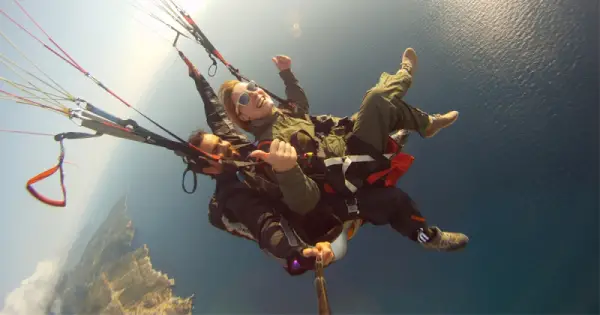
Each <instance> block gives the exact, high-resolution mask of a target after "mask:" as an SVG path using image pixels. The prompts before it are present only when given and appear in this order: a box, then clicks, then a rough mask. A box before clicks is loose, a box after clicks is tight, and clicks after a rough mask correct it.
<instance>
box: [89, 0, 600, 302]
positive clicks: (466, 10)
mask: <svg viewBox="0 0 600 315" xmlns="http://www.w3.org/2000/svg"><path fill="white" fill-rule="evenodd" d="M598 3H599V2H598V1H595V0H529V1H522V0H506V1H492V0H479V1H474V0H436V1H433V0H418V1H417V0H402V1H391V0H380V1H341V0H335V1H299V2H277V3H275V2H270V1H269V2H252V1H248V2H241V1H237V2H234V3H232V4H231V5H229V6H223V5H221V6H215V7H214V8H213V7H211V10H212V11H210V15H211V16H213V17H219V16H222V17H223V18H211V19H207V20H206V21H203V20H198V21H197V22H198V24H199V26H200V27H201V28H203V30H204V31H205V33H206V36H208V38H209V39H210V40H211V41H212V42H213V44H214V45H215V46H216V47H217V48H218V49H219V50H220V51H221V53H222V54H223V55H224V57H225V58H226V59H227V60H228V61H229V62H231V63H232V64H233V65H234V66H236V67H238V68H239V69H240V70H241V71H242V73H243V74H245V75H246V76H248V77H251V78H253V79H255V80H256V81H257V82H259V83H261V84H262V85H264V86H266V87H268V88H269V89H270V90H272V91H274V92H275V93H278V94H280V95H283V94H284V89H283V84H282V82H281V80H280V79H279V76H278V75H277V71H276V69H275V67H274V65H273V64H272V61H271V57H273V56H275V55H277V54H285V55H288V56H290V57H291V58H292V70H293V71H294V73H295V74H296V76H297V77H298V79H299V80H300V84H301V85H302V86H303V87H304V89H305V91H306V93H307V95H308V97H309V100H310V106H311V110H312V113H314V114H325V113H330V114H333V115H337V116H349V115H351V114H352V113H354V112H355V111H357V110H358V108H359V106H360V101H361V100H362V96H363V94H364V92H365V91H366V90H367V89H369V88H370V87H371V86H373V85H374V84H375V83H376V82H377V79H378V78H379V76H380V74H381V73H382V72H390V73H392V72H394V71H396V70H397V69H398V66H399V64H400V60H401V55H402V52H403V51H404V49H405V48H407V47H413V48H414V49H415V50H416V52H417V54H418V58H419V65H418V69H417V70H416V73H415V76H414V82H413V86H412V88H411V89H410V90H409V92H408V94H407V96H406V98H405V100H406V101H407V102H408V103H410V104H413V105H415V106H417V107H419V108H421V109H423V110H425V111H427V112H430V113H444V112H446V111H449V110H458V111H460V117H459V119H458V121H457V122H456V123H455V124H454V125H452V126H451V127H450V128H448V129H445V130H443V131H442V132H440V133H439V134H437V135H436V136H435V137H434V138H431V139H421V138H419V137H418V136H417V135H413V136H411V138H410V140H409V144H408V146H407V149H406V150H407V151H408V152H409V153H410V154H412V155H414V156H415V158H416V160H415V163H414V164H413V166H412V168H411V169H410V171H409V172H408V173H407V174H406V175H405V176H404V177H403V178H402V179H401V180H400V182H399V186H400V187H401V188H403V189H404V190H406V191H407V192H408V193H409V194H410V195H411V197H412V198H413V199H414V200H415V201H416V202H417V203H418V204H419V206H420V209H421V211H422V212H423V214H424V215H425V216H426V217H427V219H428V221H429V222H430V223H431V224H435V225H439V226H440V227H441V228H442V229H446V230H449V231H461V232H463V233H465V234H467V235H468V236H469V237H470V240H471V242H470V244H469V246H468V247H467V249H466V250H464V251H462V252H456V253H439V252H431V251H427V250H424V249H422V248H421V247H420V246H418V245H416V244H414V243H412V242H411V241H409V240H407V239H406V238H404V237H402V236H401V235H399V234H397V233H395V232H394V231H393V230H392V229H391V228H389V227H386V226H382V227H373V226H367V227H365V228H363V229H361V230H360V231H359V232H358V234H357V236H356V238H354V239H353V240H352V241H351V243H350V248H349V252H348V254H347V256H346V257H345V258H344V259H343V260H342V261H340V262H339V263H336V264H335V265H333V266H332V267H331V268H327V269H326V277H327V284H328V289H329V299H330V302H331V308H332V310H333V312H334V313H338V314H342V313H344V314H375V313H387V314H400V313H412V314H416V313H419V314H433V313H436V314H437V313H444V314H467V313H469V314H470V313H473V314H500V313H502V314H549V313H568V314H597V313H598V312H599V306H598V296H599V292H598V280H599V275H598V266H599V263H598V257H599V256H598V254H599V252H598V251H599V244H598V239H599V238H598V237H599V235H598V231H599V230H598V208H599V207H598V199H599V195H598V191H599V189H598V176H599V175H598V174H599V170H598V164H599V162H598V161H599V159H598V143H599V141H598V134H599V130H598V117H599V113H598V108H599V96H598V89H599V82H598V72H599V64H598V38H599V36H598V12H599V11H598ZM277 11H279V12H281V14H280V15H277V14H272V12H277ZM264 12H271V13H270V14H269V16H270V18H269V19H261V14H263V13H264ZM293 23H298V24H299V28H297V29H296V30H295V32H296V33H295V35H297V36H294V31H293V30H292V24H293ZM300 31H301V34H300ZM180 45H181V46H180V48H181V49H182V50H183V51H184V52H185V53H186V54H187V55H188V56H189V57H190V59H191V60H192V61H193V62H194V63H195V64H196V65H197V67H198V69H199V70H200V71H201V72H203V73H205V74H206V72H207V69H208V67H209V66H210V64H211V62H210V59H208V57H207V55H206V53H205V51H204V50H203V48H202V47H201V46H199V45H197V44H193V43H190V42H187V43H186V42H183V41H182V43H181V44H180ZM177 58H178V57H177V56H176V54H175V53H173V56H172V57H171V58H170V60H171V61H169V62H167V64H165V66H164V67H163V68H162V69H161V70H160V71H159V72H158V75H157V77H156V78H155V82H154V87H153V89H152V91H151V93H150V94H148V95H147V96H146V97H145V100H144V102H143V104H140V105H139V106H141V108H143V109H144V113H145V114H147V115H149V116H150V117H152V118H154V119H155V120H157V121H158V122H159V123H161V124H162V125H164V126H165V127H167V128H169V129H170V130H171V131H173V132H175V133H176V134H178V135H180V136H181V137H184V138H187V136H188V135H189V133H190V132H191V131H192V130H194V129H196V128H198V127H206V123H205V122H204V120H205V117H204V109H203V105H202V100H201V99H200V97H199V95H198V94H197V92H196V90H195V86H194V84H193V82H192V81H191V80H190V79H189V78H188V76H187V70H186V68H185V66H184V64H183V63H182V62H181V61H180V60H178V59H177ZM231 78H233V77H232V76H231V75H230V74H229V72H228V71H227V70H226V68H225V67H224V66H222V65H219V68H218V72H217V75H216V76H215V77H213V78H209V82H211V84H212V85H213V87H214V88H215V89H218V87H219V85H220V84H221V83H222V82H223V81H224V80H227V79H231ZM132 118H134V119H136V120H137V121H138V122H139V123H140V124H141V125H143V126H146V127H150V126H152V125H151V124H150V123H149V122H148V121H146V120H144V119H143V118H142V117H132ZM151 129H152V130H157V131H158V132H159V130H158V129H156V128H153V127H151ZM161 134H162V133H161ZM183 169H184V165H183V163H182V162H181V160H180V158H178V157H177V156H175V155H174V154H173V153H171V152H169V151H167V150H164V149H161V148H157V147H152V146H149V145H143V144H138V143H132V142H124V143H123V144H122V145H121V146H120V147H119V150H118V151H117V154H115V156H114V157H113V161H112V167H111V169H110V170H109V171H108V172H107V173H106V175H105V177H106V178H105V185H104V189H103V190H100V191H98V195H97V196H98V198H99V200H101V202H102V203H106V204H107V206H110V205H111V204H112V203H113V202H116V200H117V199H118V198H119V197H120V196H121V194H122V193H124V192H128V193H129V197H128V209H129V212H130V214H131V216H132V218H133V222H134V225H135V227H136V229H137V235H136V242H138V243H139V244H142V243H145V244H148V246H149V248H150V254H151V257H152V262H153V264H154V266H155V267H156V268H157V269H160V270H161V271H163V272H165V273H167V274H168V275H169V276H170V277H173V278H175V280H176V288H175V293H176V294H177V295H180V296H189V295H191V294H195V296H196V302H195V313H199V314H201V313H206V314H209V313H210V314H235V313H247V314H276V313H277V314H292V313H298V314H299V313H303V314H308V313H316V310H317V308H316V294H315V292H314V288H313V283H312V275H311V274H308V273H307V274H305V275H303V276H301V277H295V278H292V277H289V276H288V275H287V274H286V273H285V272H284V271H283V270H282V269H281V267H279V266H278V265H277V263H276V262H275V261H273V260H271V259H270V258H268V257H266V256H265V255H264V254H263V253H262V252H261V251H260V250H259V249H258V247H257V246H256V245H255V244H254V243H251V242H249V241H246V240H242V239H239V238H235V237H233V236H230V235H228V234H226V233H224V232H222V231H220V230H217V229H215V228H213V227H212V226H210V225H209V223H208V221H207V204H208V198H209V196H210V195H211V194H212V192H213V189H214V182H213V181H211V180H210V179H208V178H199V183H198V185H199V187H198V190H197V192H196V193H194V194H190V195H188V194H186V193H184V192H183V190H182V189H181V183H180V181H181V173H182V172H183ZM188 184H190V182H188ZM99 202H100V201H99Z"/></svg>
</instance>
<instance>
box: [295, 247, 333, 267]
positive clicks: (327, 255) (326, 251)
mask: <svg viewBox="0 0 600 315" xmlns="http://www.w3.org/2000/svg"><path fill="white" fill-rule="evenodd" d="M302 255H303V256H304V257H316V256H318V255H322V257H323V266H324V267H327V266H328V265H329V264H331V263H332V262H333V259H334V258H335V255H334V254H333V251H332V250H331V243H329V242H319V243H317V244H316V246H315V247H307V248H305V249H304V250H302Z"/></svg>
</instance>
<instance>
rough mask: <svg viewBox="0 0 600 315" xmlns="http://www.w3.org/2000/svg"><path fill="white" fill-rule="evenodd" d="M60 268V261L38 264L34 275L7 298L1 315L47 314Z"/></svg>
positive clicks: (44, 261) (0, 312) (46, 261)
mask: <svg viewBox="0 0 600 315" xmlns="http://www.w3.org/2000/svg"><path fill="white" fill-rule="evenodd" d="M59 267H60V266H59V263H58V260H43V261H40V262H38V264H37V266H36V268H35V271H34V273H33V275H31V276H30V277H29V278H27V279H25V280H23V281H22V282H21V286H20V287H18V288H16V289H15V290H13V291H12V292H10V293H9V294H8V295H7V296H6V298H5V299H4V309H2V311H0V315H21V314H22V315H36V314H45V313H46V307H47V306H48V302H49V301H50V299H51V298H52V293H53V289H54V286H55V285H56V281H57V280H58V277H59V274H60V272H59V271H60V270H59Z"/></svg>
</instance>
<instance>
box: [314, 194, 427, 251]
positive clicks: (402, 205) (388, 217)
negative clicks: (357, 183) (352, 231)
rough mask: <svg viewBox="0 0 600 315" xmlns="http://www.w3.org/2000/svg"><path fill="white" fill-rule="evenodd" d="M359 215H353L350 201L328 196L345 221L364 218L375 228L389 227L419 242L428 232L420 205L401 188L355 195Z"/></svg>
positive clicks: (326, 197)
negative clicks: (420, 232)
mask: <svg viewBox="0 0 600 315" xmlns="http://www.w3.org/2000/svg"><path fill="white" fill-rule="evenodd" d="M355 197H356V201H357V209H358V213H353V212H352V208H349V207H348V206H347V204H346V200H344V199H343V198H341V197H339V196H338V195H325V196H323V197H322V201H326V202H327V203H328V204H329V205H331V206H332V207H333V208H334V209H335V210H334V211H335V214H336V215H337V216H338V217H339V218H340V219H341V220H342V221H346V220H350V219H355V218H357V217H358V218H361V219H363V220H365V221H366V222H368V223H371V224H373V225H386V224H389V225H390V226H391V227H392V228H393V229H394V230H396V231H398V232H399V233H400V234H402V235H404V236H406V237H408V238H410V239H411V240H413V241H417V236H418V231H419V230H420V229H423V230H424V231H427V224H426V222H425V218H424V217H423V216H422V215H421V212H420V211H419V209H418V207H417V204H416V203H415V202H414V201H413V200H412V199H411V198H410V196H409V195H408V194H407V193H406V192H404V191H403V190H402V189H400V188H398V187H372V186H364V187H362V188H361V189H359V190H358V191H357V193H356V195H355Z"/></svg>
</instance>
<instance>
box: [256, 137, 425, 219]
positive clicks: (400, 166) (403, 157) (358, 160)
mask: <svg viewBox="0 0 600 315" xmlns="http://www.w3.org/2000/svg"><path fill="white" fill-rule="evenodd" d="M300 133H303V134H305V135H307V136H308V137H310V138H311V140H312V141H311V142H312V143H313V144H314V146H309V147H310V149H309V151H306V150H304V149H305V148H306V147H307V146H306V145H301V144H300V143H299V138H298V135H299V134H300ZM271 142H272V140H263V141H260V142H258V144H257V145H256V146H257V148H258V149H259V150H263V151H265V152H268V151H269V147H270V144H271ZM290 144H291V145H292V146H294V148H296V150H297V152H298V153H299V155H298V165H299V166H300V168H301V169H302V170H303V171H304V173H305V174H306V175H307V176H308V177H310V178H311V179H312V180H314V181H315V182H316V183H317V184H318V185H319V186H320V188H321V191H322V192H324V193H327V194H330V195H339V196H340V197H342V198H344V201H345V203H346V208H347V211H348V215H350V217H356V216H357V215H358V214H359V213H360V209H359V205H358V201H357V199H356V196H355V195H356V192H357V191H358V189H360V188H361V187H363V186H364V185H372V186H379V187H393V186H395V185H396V183H397V182H398V180H399V179H400V177H402V175H404V173H406V172H407V171H408V169H409V168H410V166H411V165H412V163H413V161H414V157H413V156H412V155H409V154H406V153H404V152H402V145H401V144H400V143H398V142H397V141H396V140H394V139H393V138H392V137H388V140H387V146H386V149H385V151H384V153H383V154H382V153H381V152H378V151H377V150H376V149H375V148H374V147H373V146H371V145H369V144H367V143H365V142H363V141H361V140H360V139H358V138H356V137H355V136H353V135H351V136H350V137H348V140H347V145H348V147H349V148H352V150H351V151H353V152H364V154H359V155H346V156H343V157H330V158H326V157H323V156H322V154H318V153H317V152H318V147H317V146H318V142H317V141H315V140H314V138H312V137H311V136H310V135H309V134H308V133H307V132H305V131H304V130H300V131H298V132H297V133H295V134H294V135H292V137H291V139H290Z"/></svg>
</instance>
